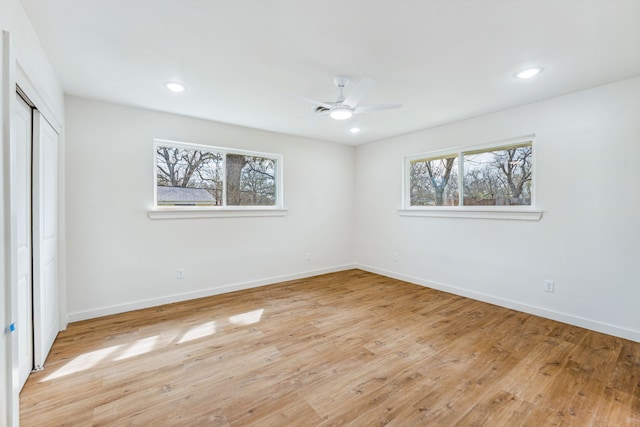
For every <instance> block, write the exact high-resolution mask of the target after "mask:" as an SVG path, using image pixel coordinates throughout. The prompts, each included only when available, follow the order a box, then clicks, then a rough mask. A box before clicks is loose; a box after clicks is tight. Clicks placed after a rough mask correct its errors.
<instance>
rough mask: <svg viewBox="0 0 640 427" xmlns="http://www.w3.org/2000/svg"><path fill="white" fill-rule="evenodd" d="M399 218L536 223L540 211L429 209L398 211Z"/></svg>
mask: <svg viewBox="0 0 640 427" xmlns="http://www.w3.org/2000/svg"><path fill="white" fill-rule="evenodd" d="M398 213H399V214H400V216H422V217H432V218H474V219H506V220H521V221H538V220H540V218H542V211H538V210H533V209H518V208H515V209H499V208H498V209H486V208H485V209H478V208H464V209H461V208H431V209H400V210H399V211H398Z"/></svg>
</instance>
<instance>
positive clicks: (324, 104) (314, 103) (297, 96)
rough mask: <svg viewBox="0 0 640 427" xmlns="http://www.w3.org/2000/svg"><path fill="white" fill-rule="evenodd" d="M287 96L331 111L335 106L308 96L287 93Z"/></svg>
mask: <svg viewBox="0 0 640 427" xmlns="http://www.w3.org/2000/svg"><path fill="white" fill-rule="evenodd" d="M285 95H289V96H293V97H294V98H298V99H301V100H303V101H305V102H308V103H310V104H313V105H317V106H320V107H324V108H329V109H331V108H333V105H331V104H328V103H326V102H322V101H317V100H315V99H312V98H307V97H306V96H302V95H296V94H295V93H291V92H285Z"/></svg>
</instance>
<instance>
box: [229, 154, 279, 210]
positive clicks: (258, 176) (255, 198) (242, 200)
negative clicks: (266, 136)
mask: <svg viewBox="0 0 640 427" xmlns="http://www.w3.org/2000/svg"><path fill="white" fill-rule="evenodd" d="M275 204H276V160H275V159H268V158H265V157H256V156H245V155H239V154H227V205H229V206H274V205H275Z"/></svg>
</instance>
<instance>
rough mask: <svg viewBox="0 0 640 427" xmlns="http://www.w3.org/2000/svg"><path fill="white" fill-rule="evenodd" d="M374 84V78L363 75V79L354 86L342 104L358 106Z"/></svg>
mask: <svg viewBox="0 0 640 427" xmlns="http://www.w3.org/2000/svg"><path fill="white" fill-rule="evenodd" d="M373 85H375V82H374V81H373V80H371V79H370V78H368V77H363V78H362V80H360V81H359V82H358V85H357V86H356V87H355V88H353V90H352V91H351V92H350V93H349V95H348V96H347V97H346V98H345V99H344V101H342V104H343V105H348V106H349V107H353V108H355V107H357V106H358V104H359V103H360V101H362V98H364V97H365V95H366V94H367V93H369V91H370V90H371V88H372V87H373Z"/></svg>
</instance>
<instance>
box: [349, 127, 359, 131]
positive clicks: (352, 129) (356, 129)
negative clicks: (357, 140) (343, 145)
mask: <svg viewBox="0 0 640 427" xmlns="http://www.w3.org/2000/svg"><path fill="white" fill-rule="evenodd" d="M349 132H351V133H358V132H360V128H359V127H358V126H354V127H352V128H351V129H349Z"/></svg>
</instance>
